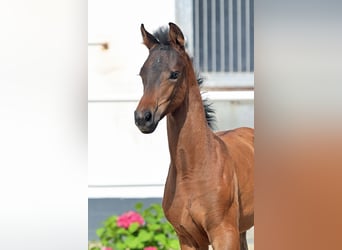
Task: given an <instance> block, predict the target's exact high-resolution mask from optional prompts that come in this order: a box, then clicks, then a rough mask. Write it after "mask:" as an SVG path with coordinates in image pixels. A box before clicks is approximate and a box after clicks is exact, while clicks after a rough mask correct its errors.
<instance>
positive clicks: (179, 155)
mask: <svg viewBox="0 0 342 250" xmlns="http://www.w3.org/2000/svg"><path fill="white" fill-rule="evenodd" d="M191 73H193V74H190V75H192V77H190V79H187V80H188V90H187V92H186V96H185V98H184V101H183V103H182V104H181V105H180V107H179V108H178V109H177V110H176V111H174V112H173V113H171V114H169V115H168V116H167V132H168V140H169V150H170V156H171V162H173V163H175V162H177V161H178V162H179V160H180V161H182V162H184V159H183V158H184V157H185V155H187V156H190V155H191V157H187V159H186V162H187V164H185V165H186V166H187V167H189V168H191V167H192V166H198V164H196V162H200V161H202V162H203V161H204V160H205V159H204V157H205V156H206V155H207V152H208V148H207V147H208V145H209V143H208V141H209V140H210V138H211V135H212V132H211V131H210V129H209V127H208V125H207V121H206V118H205V112H204V107H203V103H202V98H201V94H200V90H199V87H198V84H197V80H196V77H195V74H194V72H191ZM189 83H190V84H189ZM176 165H177V164H176ZM182 165H184V164H182ZM184 167H185V166H182V169H184ZM178 172H179V171H178Z"/></svg>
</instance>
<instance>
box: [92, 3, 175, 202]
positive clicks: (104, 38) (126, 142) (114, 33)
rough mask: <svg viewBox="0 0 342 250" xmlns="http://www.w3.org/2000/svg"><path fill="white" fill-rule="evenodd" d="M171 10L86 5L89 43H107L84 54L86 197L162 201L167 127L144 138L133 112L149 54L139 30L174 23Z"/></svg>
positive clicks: (161, 126) (168, 6) (170, 7)
mask: <svg viewBox="0 0 342 250" xmlns="http://www.w3.org/2000/svg"><path fill="white" fill-rule="evenodd" d="M174 9H175V3H174V1H170V0H166V1H157V0H147V1H139V0H125V1H112V0H89V1H88V43H102V42H108V43H109V50H102V49H101V47H97V46H89V49H88V100H89V103H88V184H89V189H88V190H89V197H143V196H146V197H161V196H162V192H163V184H164V182H165V178H166V175H167V169H168V164H169V154H168V149H167V138H166V129H165V121H162V122H161V123H160V124H159V127H158V129H157V130H156V131H155V133H153V134H151V135H144V134H142V133H141V132H140V131H139V130H138V128H137V127H136V126H135V124H134V118H133V112H134V110H135V107H136V105H137V101H138V100H139V98H140V96H141V95H142V84H141V79H140V77H139V76H138V73H139V70H140V67H141V66H142V64H143V62H144V60H145V59H146V57H147V54H148V50H147V48H146V47H145V46H144V45H143V44H142V38H141V33H140V25H141V23H144V25H145V28H146V29H147V30H149V31H151V32H152V31H154V30H155V29H157V28H158V27H159V26H161V25H167V24H168V22H170V21H172V22H174V20H175V14H174V13H175V10H174ZM118 100H119V101H118ZM120 100H121V101H120Z"/></svg>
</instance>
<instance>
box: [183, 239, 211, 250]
mask: <svg viewBox="0 0 342 250" xmlns="http://www.w3.org/2000/svg"><path fill="white" fill-rule="evenodd" d="M178 238H179V243H180V247H181V250H208V249H209V246H208V245H207V246H200V247H198V248H197V247H194V246H193V245H192V244H189V242H188V241H187V240H186V239H184V238H183V239H182V237H178Z"/></svg>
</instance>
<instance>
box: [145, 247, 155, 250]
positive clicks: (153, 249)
mask: <svg viewBox="0 0 342 250" xmlns="http://www.w3.org/2000/svg"><path fill="white" fill-rule="evenodd" d="M144 250H158V248H156V247H145V248H144Z"/></svg>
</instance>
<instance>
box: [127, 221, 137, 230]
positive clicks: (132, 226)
mask: <svg viewBox="0 0 342 250" xmlns="http://www.w3.org/2000/svg"><path fill="white" fill-rule="evenodd" d="M138 228H139V223H137V222H134V223H132V224H131V225H129V228H128V232H130V233H134V232H135V231H137V230H138Z"/></svg>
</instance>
